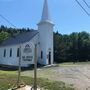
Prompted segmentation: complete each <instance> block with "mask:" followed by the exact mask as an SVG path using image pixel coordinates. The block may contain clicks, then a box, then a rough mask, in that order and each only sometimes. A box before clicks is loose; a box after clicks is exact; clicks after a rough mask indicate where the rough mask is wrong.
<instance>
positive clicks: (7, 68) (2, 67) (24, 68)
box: [0, 64, 44, 71]
mask: <svg viewBox="0 0 90 90" xmlns="http://www.w3.org/2000/svg"><path fill="white" fill-rule="evenodd" d="M43 66H44V65H40V64H37V68H42V67H43ZM0 70H3V71H17V70H18V67H16V66H7V65H0ZM27 70H34V64H33V65H30V66H29V67H21V71H27Z"/></svg>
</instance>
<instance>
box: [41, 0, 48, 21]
mask: <svg viewBox="0 0 90 90" xmlns="http://www.w3.org/2000/svg"><path fill="white" fill-rule="evenodd" d="M46 20H50V16H49V10H48V3H47V0H45V1H44V6H43V12H42V18H41V21H46Z"/></svg>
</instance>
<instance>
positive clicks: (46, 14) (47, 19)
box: [38, 0, 54, 25]
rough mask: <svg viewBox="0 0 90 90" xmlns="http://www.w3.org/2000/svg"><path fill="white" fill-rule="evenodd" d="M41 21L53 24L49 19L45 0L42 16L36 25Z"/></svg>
mask: <svg viewBox="0 0 90 90" xmlns="http://www.w3.org/2000/svg"><path fill="white" fill-rule="evenodd" d="M42 23H49V24H52V25H54V24H53V22H52V21H51V19H50V15H49V9H48V2H47V0H45V1H44V6H43V12H42V17H41V21H40V22H39V23H38V25H40V24H42Z"/></svg>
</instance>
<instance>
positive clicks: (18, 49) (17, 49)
mask: <svg viewBox="0 0 90 90" xmlns="http://www.w3.org/2000/svg"><path fill="white" fill-rule="evenodd" d="M17 57H19V48H17Z"/></svg>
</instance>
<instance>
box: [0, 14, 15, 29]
mask: <svg viewBox="0 0 90 90" xmlns="http://www.w3.org/2000/svg"><path fill="white" fill-rule="evenodd" d="M0 17H1V18H3V19H4V20H5V21H6V22H8V23H9V24H10V25H11V26H13V27H14V28H16V26H15V25H13V24H12V23H11V22H10V21H9V20H8V19H7V18H5V17H4V16H3V15H1V14H0Z"/></svg>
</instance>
